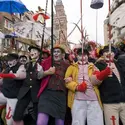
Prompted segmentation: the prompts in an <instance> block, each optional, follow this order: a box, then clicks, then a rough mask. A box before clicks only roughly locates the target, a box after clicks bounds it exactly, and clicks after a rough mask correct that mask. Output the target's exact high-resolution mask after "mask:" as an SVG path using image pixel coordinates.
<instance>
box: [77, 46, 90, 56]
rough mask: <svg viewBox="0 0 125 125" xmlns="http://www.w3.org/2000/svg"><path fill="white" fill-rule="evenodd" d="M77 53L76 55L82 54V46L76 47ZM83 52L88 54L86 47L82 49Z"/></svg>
mask: <svg viewBox="0 0 125 125" xmlns="http://www.w3.org/2000/svg"><path fill="white" fill-rule="evenodd" d="M77 54H78V55H79V54H82V48H78V49H77ZM83 54H85V55H89V52H88V50H87V49H83Z"/></svg>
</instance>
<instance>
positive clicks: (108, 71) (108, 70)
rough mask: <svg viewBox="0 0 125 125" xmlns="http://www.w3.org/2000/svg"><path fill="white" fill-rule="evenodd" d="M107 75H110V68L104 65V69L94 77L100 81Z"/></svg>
mask: <svg viewBox="0 0 125 125" xmlns="http://www.w3.org/2000/svg"><path fill="white" fill-rule="evenodd" d="M109 75H111V69H110V68H109V67H106V68H105V69H104V70H102V71H101V72H99V73H97V74H96V77H97V79H98V80H100V81H102V80H104V79H105V78H107V77H108V76H109Z"/></svg>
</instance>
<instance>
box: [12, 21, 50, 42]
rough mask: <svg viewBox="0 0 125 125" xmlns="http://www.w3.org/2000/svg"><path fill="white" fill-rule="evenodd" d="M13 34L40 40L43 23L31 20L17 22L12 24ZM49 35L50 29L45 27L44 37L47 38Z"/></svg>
mask: <svg viewBox="0 0 125 125" xmlns="http://www.w3.org/2000/svg"><path fill="white" fill-rule="evenodd" d="M14 30H15V34H16V35H18V36H20V37H23V38H27V39H32V40H35V41H41V38H42V35H43V25H42V24H41V23H36V22H33V21H26V22H18V23H16V24H14ZM50 36H51V31H50V30H49V29H47V28H45V32H44V38H45V39H48V38H49V37H50Z"/></svg>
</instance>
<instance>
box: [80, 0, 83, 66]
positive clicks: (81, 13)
mask: <svg viewBox="0 0 125 125" xmlns="http://www.w3.org/2000/svg"><path fill="white" fill-rule="evenodd" d="M80 15H81V42H82V64H83V56H84V51H83V42H84V36H83V18H82V17H83V12H82V0H80Z"/></svg>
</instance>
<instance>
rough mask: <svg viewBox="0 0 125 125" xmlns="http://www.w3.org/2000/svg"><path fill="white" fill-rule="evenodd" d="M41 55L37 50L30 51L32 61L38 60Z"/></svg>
mask: <svg viewBox="0 0 125 125" xmlns="http://www.w3.org/2000/svg"><path fill="white" fill-rule="evenodd" d="M39 55H40V52H39V51H38V50H36V49H31V51H30V57H31V59H38V58H39Z"/></svg>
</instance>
